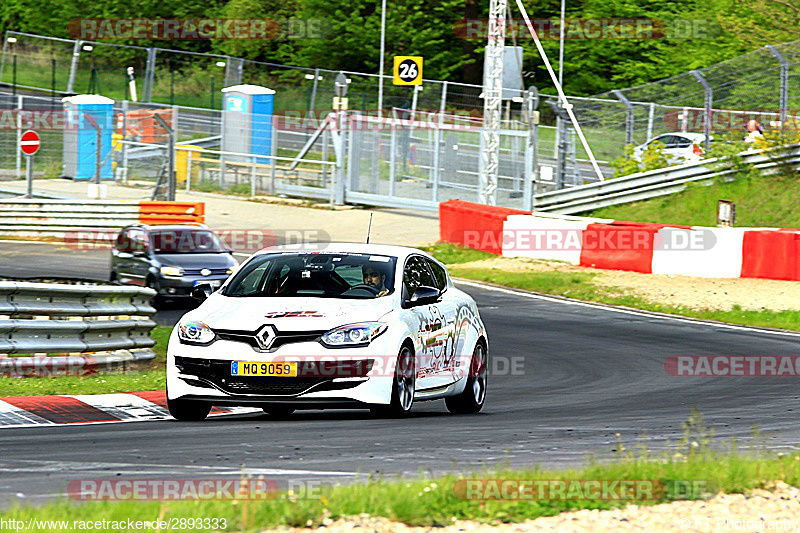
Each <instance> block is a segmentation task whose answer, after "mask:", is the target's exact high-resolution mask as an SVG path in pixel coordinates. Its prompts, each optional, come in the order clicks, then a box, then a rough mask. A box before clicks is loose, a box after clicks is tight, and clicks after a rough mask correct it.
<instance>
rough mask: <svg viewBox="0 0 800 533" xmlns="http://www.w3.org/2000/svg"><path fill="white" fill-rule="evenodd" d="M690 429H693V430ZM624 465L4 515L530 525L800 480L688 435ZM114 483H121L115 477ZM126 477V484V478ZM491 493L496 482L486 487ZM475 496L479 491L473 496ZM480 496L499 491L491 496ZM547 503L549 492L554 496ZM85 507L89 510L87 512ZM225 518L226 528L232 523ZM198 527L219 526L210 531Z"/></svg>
mask: <svg viewBox="0 0 800 533" xmlns="http://www.w3.org/2000/svg"><path fill="white" fill-rule="evenodd" d="M687 427H688V424H687V425H685V430H686V428H687ZM616 449H617V459H616V460H615V461H613V462H611V463H602V464H601V463H598V462H590V463H589V464H588V465H587V466H585V467H583V468H580V469H569V470H558V471H556V470H546V469H541V468H532V469H524V470H511V469H507V468H506V469H500V470H495V471H477V472H475V473H472V474H468V475H458V476H455V475H447V476H441V477H436V478H427V477H424V476H420V477H419V478H417V479H415V480H402V479H383V478H373V479H370V480H368V481H366V482H361V483H355V484H350V485H324V486H314V487H313V488H312V487H307V488H306V490H305V491H299V492H281V493H280V494H273V495H272V497H273V499H269V500H257V501H254V500H247V499H238V500H230V499H228V500H194V501H169V502H159V501H122V502H120V501H116V502H111V501H102V502H89V503H87V504H86V505H83V506H80V507H76V506H75V502H74V501H71V500H69V499H67V498H66V497H64V498H63V499H61V500H59V501H56V502H53V503H49V504H46V505H43V506H37V507H32V506H18V507H12V508H9V509H6V510H4V511H0V519H3V520H11V519H14V520H29V519H30V518H31V517H35V518H36V519H38V520H40V521H46V520H69V525H68V526H67V527H60V526H58V525H52V524H51V525H49V526H48V525H47V524H40V529H39V531H63V530H71V529H75V528H74V527H73V526H72V520H76V519H79V520H80V519H82V520H91V521H99V520H106V521H121V522H125V521H127V520H128V519H131V520H148V521H152V520H155V519H159V520H167V521H179V520H180V519H192V520H197V519H217V529H221V530H228V531H258V530H261V529H263V528H265V527H272V526H278V525H289V526H300V527H303V526H318V525H320V524H324V523H326V521H327V520H335V519H337V518H341V517H346V516H355V515H359V514H361V513H367V514H369V515H371V516H381V517H386V518H389V519H392V520H396V521H400V522H404V523H406V524H410V525H419V526H443V525H447V524H451V523H452V522H454V521H455V520H474V521H478V522H482V523H500V522H522V521H525V520H529V519H535V518H538V517H541V516H552V515H556V514H558V513H561V512H564V511H571V510H579V509H611V508H616V507H624V506H626V505H628V504H630V503H634V504H637V505H653V504H658V503H663V502H668V501H674V500H679V499H706V498H708V497H710V496H712V495H714V494H716V493H718V492H725V493H743V492H746V491H748V490H751V489H761V488H769V487H770V486H771V485H772V483H774V482H776V481H782V482H784V483H786V484H789V485H793V486H798V485H799V484H800V455H797V454H794V455H783V454H777V455H776V454H770V453H768V452H761V453H759V454H756V455H743V454H741V453H739V452H738V451H737V450H736V449H735V448H734V447H731V448H729V449H728V450H726V451H724V452H712V451H709V450H707V449H706V448H705V447H704V446H703V445H698V442H697V441H695V440H686V439H684V440H683V441H682V442H681V444H680V445H679V447H678V449H677V452H676V451H672V452H669V453H663V454H660V455H655V456H651V455H648V453H647V451H646V450H644V449H640V451H638V452H636V453H635V454H634V453H630V452H627V451H626V449H625V446H624V444H623V443H622V442H621V441H620V442H618V443H617V445H616ZM109 479H114V478H109ZM116 479H119V478H116ZM467 479H468V480H476V479H483V480H489V479H493V480H499V479H510V480H524V481H525V482H527V484H528V485H533V486H536V485H535V484H533V481H535V480H566V481H572V480H582V481H588V480H646V481H651V482H653V486H655V487H660V488H663V490H660V489H656V490H654V491H653V493H652V494H653V498H652V499H645V500H641V499H638V500H632V499H627V498H619V499H616V500H599V499H579V498H581V497H584V498H585V495H583V494H581V493H577V494H575V493H573V494H572V495H570V494H569V493H567V494H565V495H563V497H556V498H554V499H539V496H538V495H537V493H536V492H535V491H532V492H531V496H529V497H525V498H521V499H517V500H500V499H487V500H483V501H480V500H475V499H467V496H466V491H465V490H464V489H465V484H466V483H465V482H464V481H461V483H459V480H467ZM483 487H485V488H488V487H489V485H486V484H484V485H483ZM473 494H474V493H473ZM480 494H483V495H487V494H490V492H489V491H486V492H481V493H480ZM545 497H546V496H545ZM78 509H79V512H77V510H78ZM222 520H224V526H222V527H220V526H221V525H222V523H223V522H222ZM192 529H193V530H195V531H198V530H211V529H215V528H214V527H213V526H212V525H211V524H209V525H208V526H207V527H206V526H205V525H204V524H203V527H197V528H192Z"/></svg>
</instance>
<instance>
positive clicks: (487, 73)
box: [478, 0, 508, 205]
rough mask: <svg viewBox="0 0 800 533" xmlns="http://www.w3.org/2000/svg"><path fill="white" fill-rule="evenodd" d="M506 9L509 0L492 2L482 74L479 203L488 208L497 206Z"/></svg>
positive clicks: (491, 0) (490, 4)
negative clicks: (488, 206) (487, 205)
mask: <svg viewBox="0 0 800 533" xmlns="http://www.w3.org/2000/svg"><path fill="white" fill-rule="evenodd" d="M507 10H508V2H507V0H489V31H488V42H487V45H486V50H485V56H486V60H485V62H484V65H485V68H484V74H483V128H482V129H481V158H480V164H479V167H478V170H479V171H478V201H479V202H480V203H482V204H489V205H494V204H496V203H497V179H498V173H499V169H500V128H501V124H500V121H501V119H502V116H501V115H502V112H503V55H504V51H503V50H504V48H505V42H506V20H505V16H506V11H507Z"/></svg>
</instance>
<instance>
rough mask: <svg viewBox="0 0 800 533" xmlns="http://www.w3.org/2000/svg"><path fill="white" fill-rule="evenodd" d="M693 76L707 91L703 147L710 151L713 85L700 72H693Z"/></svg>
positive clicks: (704, 102) (704, 100)
mask: <svg viewBox="0 0 800 533" xmlns="http://www.w3.org/2000/svg"><path fill="white" fill-rule="evenodd" d="M691 74H692V76H694V77H695V79H697V81H698V82H700V85H702V86H703V89H705V98H704V99H703V106H704V107H705V110H706V116H705V120H703V134H704V135H705V136H706V139H705V141H703V147H704V148H705V149H706V150H708V145H709V144H710V143H709V137H711V113H712V109H711V105H712V98H713V92H712V90H711V85H709V84H708V82H707V81H706V78H705V77H704V76H703V75H702V74H701V73H700V71H698V70H693V71H691Z"/></svg>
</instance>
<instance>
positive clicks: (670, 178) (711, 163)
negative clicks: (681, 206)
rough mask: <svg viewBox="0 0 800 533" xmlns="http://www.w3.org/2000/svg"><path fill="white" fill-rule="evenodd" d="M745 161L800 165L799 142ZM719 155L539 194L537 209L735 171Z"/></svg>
mask: <svg viewBox="0 0 800 533" xmlns="http://www.w3.org/2000/svg"><path fill="white" fill-rule="evenodd" d="M737 157H741V158H742V161H743V162H744V163H747V164H750V165H753V167H754V168H756V169H758V170H761V171H762V173H764V174H767V173H771V172H774V171H775V170H776V169H777V168H778V167H780V166H782V165H788V166H791V167H793V168H797V166H798V165H800V144H794V145H790V146H787V147H785V148H783V149H781V150H775V151H770V152H768V153H766V152H764V151H763V150H750V151H747V152H742V153H741V154H739V156H737ZM720 162H721V161H720V160H719V159H717V158H711V159H705V160H703V161H699V162H695V163H686V164H684V165H678V166H675V167H669V168H664V169H658V170H651V171H648V172H640V173H637V174H631V175H630V176H624V177H621V178H615V179H610V180H607V181H602V182H598V183H591V184H588V185H580V186H577V187H572V188H569V189H562V190H559V191H552V192H546V193H541V194H537V195H535V196H534V210H535V211H544V212H550V213H557V214H565V215H569V214H575V213H583V212H586V211H591V210H593V209H599V208H601V207H608V206H612V205H619V204H625V203H630V202H637V201H640V200H647V199H649V198H655V197H658V196H666V195H669V194H675V193H678V192H681V191H683V190H684V189H685V188H686V184H687V183H691V182H697V181H703V180H709V179H713V178H717V177H721V176H726V175H730V174H734V173H735V172H736V170H734V169H730V168H726V169H722V170H720V169H719V168H718V164H719V163H720Z"/></svg>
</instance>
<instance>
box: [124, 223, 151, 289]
mask: <svg viewBox="0 0 800 533" xmlns="http://www.w3.org/2000/svg"><path fill="white" fill-rule="evenodd" d="M128 238H129V242H130V250H131V257H130V259H129V261H130V268H129V270H128V276H129V277H130V279H131V281H130V282H129V283H132V284H134V285H142V286H144V285H147V275H148V274H149V273H150V239H149V237H148V235H147V233H146V232H145V231H144V230H143V229H141V228H130V229H128Z"/></svg>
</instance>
